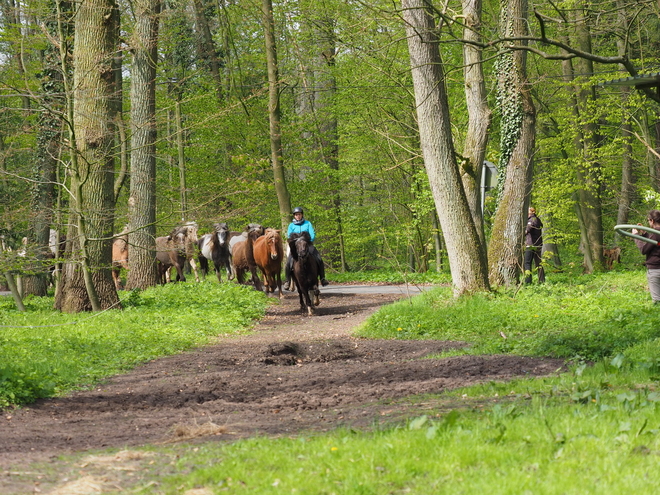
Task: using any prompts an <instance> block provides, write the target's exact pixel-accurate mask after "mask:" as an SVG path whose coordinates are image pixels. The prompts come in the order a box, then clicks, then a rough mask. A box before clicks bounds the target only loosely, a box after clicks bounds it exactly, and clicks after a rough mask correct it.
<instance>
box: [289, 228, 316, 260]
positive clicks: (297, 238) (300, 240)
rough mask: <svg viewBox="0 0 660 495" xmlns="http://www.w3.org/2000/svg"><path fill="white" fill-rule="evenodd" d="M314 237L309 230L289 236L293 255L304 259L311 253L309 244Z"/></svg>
mask: <svg viewBox="0 0 660 495" xmlns="http://www.w3.org/2000/svg"><path fill="white" fill-rule="evenodd" d="M311 243H312V239H311V237H310V236H309V232H301V233H299V234H292V235H291V237H290V238H289V247H290V248H291V255H292V256H293V259H294V260H296V261H297V260H298V259H301V260H304V259H305V258H307V256H308V255H309V245H310V244H311Z"/></svg>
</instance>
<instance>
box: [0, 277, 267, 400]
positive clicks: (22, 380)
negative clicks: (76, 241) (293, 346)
mask: <svg viewBox="0 0 660 495" xmlns="http://www.w3.org/2000/svg"><path fill="white" fill-rule="evenodd" d="M121 296H122V298H123V299H124V301H123V304H124V307H125V309H123V310H109V311H105V312H101V313H97V314H90V313H81V314H64V313H59V312H55V311H53V310H52V305H53V300H52V298H48V297H44V298H27V299H26V302H25V303H26V307H27V311H26V312H24V313H22V312H18V311H16V309H15V307H14V305H13V301H12V300H11V298H8V297H5V298H2V299H0V325H2V327H0V328H1V329H2V331H1V332H0V407H2V406H7V405H9V404H20V403H23V402H28V401H31V400H34V399H35V398H39V397H47V396H50V395H53V394H57V393H61V392H64V391H67V390H70V389H71V388H74V387H79V386H84V385H90V384H93V383H95V382H96V381H98V380H99V379H101V378H103V377H105V376H109V375H111V374H115V373H118V372H120V371H123V370H126V369H130V368H132V367H133V366H135V365H136V364H138V363H142V362H145V361H149V360H151V359H155V358H157V357H160V356H165V355H171V354H175V353H177V352H181V351H183V350H185V349H189V348H190V347H192V346H195V345H200V344H203V343H206V342H208V341H209V339H210V338H212V337H214V336H217V335H222V334H236V333H240V332H245V331H246V329H247V328H249V327H250V325H251V324H252V323H253V321H254V320H255V319H257V318H260V317H261V316H263V314H264V311H265V307H266V305H267V300H266V298H265V296H264V294H263V293H260V292H257V291H254V290H253V289H250V288H247V287H245V286H238V285H236V284H217V283H212V282H206V283H202V284H192V283H180V284H169V285H167V286H164V287H154V288H151V289H148V290H146V291H143V292H139V293H138V292H133V293H121Z"/></svg>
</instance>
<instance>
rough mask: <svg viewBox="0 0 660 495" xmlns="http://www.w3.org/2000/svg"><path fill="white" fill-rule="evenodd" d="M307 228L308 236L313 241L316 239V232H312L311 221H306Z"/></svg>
mask: <svg viewBox="0 0 660 495" xmlns="http://www.w3.org/2000/svg"><path fill="white" fill-rule="evenodd" d="M307 230H308V232H309V238H310V239H311V240H312V242H314V239H316V232H314V227H313V226H312V222H307Z"/></svg>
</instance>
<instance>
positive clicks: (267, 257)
mask: <svg viewBox="0 0 660 495" xmlns="http://www.w3.org/2000/svg"><path fill="white" fill-rule="evenodd" d="M253 255H254V262H255V263H256V265H257V266H258V267H259V269H260V270H261V273H263V274H264V292H265V293H266V294H268V293H269V292H275V288H277V290H278V292H279V298H280V299H282V278H281V272H282V259H283V258H284V248H283V247H282V237H281V236H280V231H279V230H275V229H266V232H265V234H264V235H262V236H261V237H259V238H258V239H257V240H256V241H254V246H253Z"/></svg>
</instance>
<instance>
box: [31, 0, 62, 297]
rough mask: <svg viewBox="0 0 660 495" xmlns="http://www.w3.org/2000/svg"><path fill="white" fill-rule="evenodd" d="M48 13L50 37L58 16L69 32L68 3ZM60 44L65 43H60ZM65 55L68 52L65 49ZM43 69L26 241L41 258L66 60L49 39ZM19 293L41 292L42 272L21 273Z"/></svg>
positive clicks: (51, 204) (46, 245) (50, 205)
mask: <svg viewBox="0 0 660 495" xmlns="http://www.w3.org/2000/svg"><path fill="white" fill-rule="evenodd" d="M50 5H51V9H52V11H51V16H50V17H49V18H48V19H47V21H46V26H47V29H48V33H49V35H50V37H51V39H58V36H59V32H58V20H59V22H60V23H61V24H62V27H63V28H64V29H63V34H64V35H65V36H67V37H68V36H69V35H70V34H71V32H70V31H71V30H70V29H69V18H68V17H69V16H70V15H71V13H70V12H69V9H70V4H68V3H64V2H61V4H60V5H61V7H60V8H61V10H62V15H63V16H64V18H63V19H58V13H57V9H56V6H55V2H51V3H50ZM64 46H69V44H68V43H64ZM67 55H69V54H68V53H67ZM43 64H44V65H43V69H42V71H41V72H40V74H39V78H40V82H41V94H40V97H41V98H40V101H41V112H40V115H39V131H38V137H37V149H36V157H35V158H36V159H35V161H34V180H35V182H34V183H33V186H32V198H31V199H32V209H33V216H32V218H31V226H32V228H31V229H30V234H29V240H28V243H29V245H32V246H38V250H37V252H36V256H37V257H38V258H39V259H41V260H43V259H45V258H47V257H49V256H50V249H49V241H50V228H51V225H52V223H53V219H54V215H53V213H54V208H55V195H56V193H57V190H56V187H55V183H56V178H57V168H58V166H59V159H60V151H61V139H62V126H63V121H62V118H61V115H62V111H63V110H64V101H63V98H62V95H63V93H64V87H63V84H62V73H61V71H62V67H65V68H66V69H68V64H64V66H63V65H62V64H61V61H60V51H59V50H58V48H57V47H56V46H55V45H54V44H53V43H49V44H48V45H47V46H46V48H45V49H44V56H43ZM57 244H58V243H57V242H56V245H57ZM22 282H23V295H27V294H34V295H37V296H45V295H46V293H47V290H48V284H47V279H46V276H45V274H44V273H41V274H37V275H35V276H26V277H23V281H22Z"/></svg>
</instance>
